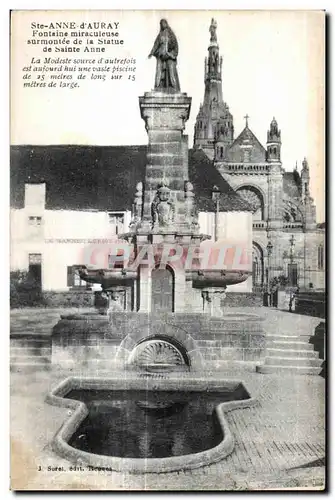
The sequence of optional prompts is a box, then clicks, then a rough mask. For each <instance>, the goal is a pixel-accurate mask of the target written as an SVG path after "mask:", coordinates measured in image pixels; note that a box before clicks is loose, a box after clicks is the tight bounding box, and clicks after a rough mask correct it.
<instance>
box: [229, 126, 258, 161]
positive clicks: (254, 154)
mask: <svg viewBox="0 0 335 500" xmlns="http://www.w3.org/2000/svg"><path fill="white" fill-rule="evenodd" d="M246 141H248V142H249V143H250V144H251V145H252V149H251V155H250V162H251V163H257V162H265V161H266V151H265V148H264V147H263V146H262V144H261V143H260V142H259V140H258V139H257V137H256V136H255V134H254V133H253V132H252V131H251V130H250V128H249V127H248V126H246V127H245V128H244V129H243V130H242V132H241V133H240V135H239V136H238V137H237V138H236V139H235V141H234V142H233V143H232V145H231V146H229V148H227V150H226V159H225V161H227V162H231V163H243V159H244V152H243V148H241V146H242V145H243V144H244V143H246Z"/></svg>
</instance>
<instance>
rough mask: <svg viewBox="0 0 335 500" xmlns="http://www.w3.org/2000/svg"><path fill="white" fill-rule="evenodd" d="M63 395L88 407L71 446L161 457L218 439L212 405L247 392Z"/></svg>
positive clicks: (119, 454) (121, 454)
mask: <svg viewBox="0 0 335 500" xmlns="http://www.w3.org/2000/svg"><path fill="white" fill-rule="evenodd" d="M66 397H67V398H70V399H75V400H78V401H82V402H84V403H85V404H86V406H87V407H88V409H89V415H88V416H87V417H86V419H85V420H83V422H82V423H81V424H80V426H79V428H78V429H77V431H76V432H75V433H74V434H73V436H72V438H71V439H70V441H69V445H70V446H72V447H74V448H77V449H80V450H82V451H86V452H90V453H94V454H98V455H107V456H114V457H123V458H163V457H170V456H180V455H187V454H193V453H197V452H201V451H204V450H208V449H210V448H213V447H214V446H216V445H218V444H219V443H220V442H221V441H222V439H223V435H222V430H221V427H220V425H219V423H218V420H217V417H216V413H215V407H216V406H217V405H219V404H220V403H223V402H226V401H236V400H243V399H248V398H249V394H248V393H247V392H246V391H245V389H244V387H243V385H239V386H237V387H236V388H235V389H234V390H231V391H226V392H222V390H221V391H212V390H211V391H210V392H198V391H191V392H186V391H185V392H183V391H168V390H159V391H146V390H140V391H135V390H108V391H107V390H93V389H75V390H71V391H70V392H69V393H68V394H67V395H66Z"/></svg>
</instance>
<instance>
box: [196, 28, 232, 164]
mask: <svg viewBox="0 0 335 500" xmlns="http://www.w3.org/2000/svg"><path fill="white" fill-rule="evenodd" d="M216 29H217V23H216V21H215V20H214V19H212V22H211V25H210V28H209V32H210V34H211V37H210V44H209V47H208V57H206V58H205V95H204V100H203V103H202V104H201V105H200V109H199V112H198V115H197V119H196V123H195V127H194V147H195V148H201V149H203V150H204V152H205V153H206V154H207V156H208V157H209V158H210V159H213V158H214V156H216V157H220V158H224V157H225V151H226V148H227V147H228V146H230V145H231V144H232V143H233V141H234V125H233V116H232V114H231V113H230V111H229V107H228V106H227V104H226V103H225V102H224V101H223V99H222V57H220V52H219V45H218V42H217V34H216Z"/></svg>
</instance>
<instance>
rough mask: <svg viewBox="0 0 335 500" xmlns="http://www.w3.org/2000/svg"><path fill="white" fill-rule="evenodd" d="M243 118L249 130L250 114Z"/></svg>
mask: <svg viewBox="0 0 335 500" xmlns="http://www.w3.org/2000/svg"><path fill="white" fill-rule="evenodd" d="M243 118H244V119H245V127H246V128H249V123H248V119H249V118H250V116H249V115H248V113H247V114H246V115H245V116H244V117H243Z"/></svg>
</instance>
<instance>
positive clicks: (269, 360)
mask: <svg viewBox="0 0 335 500" xmlns="http://www.w3.org/2000/svg"><path fill="white" fill-rule="evenodd" d="M265 365H271V366H305V367H308V366H321V365H322V359H315V358H302V357H300V358H293V357H286V358H283V357H275V356H267V357H266V358H265Z"/></svg>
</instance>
